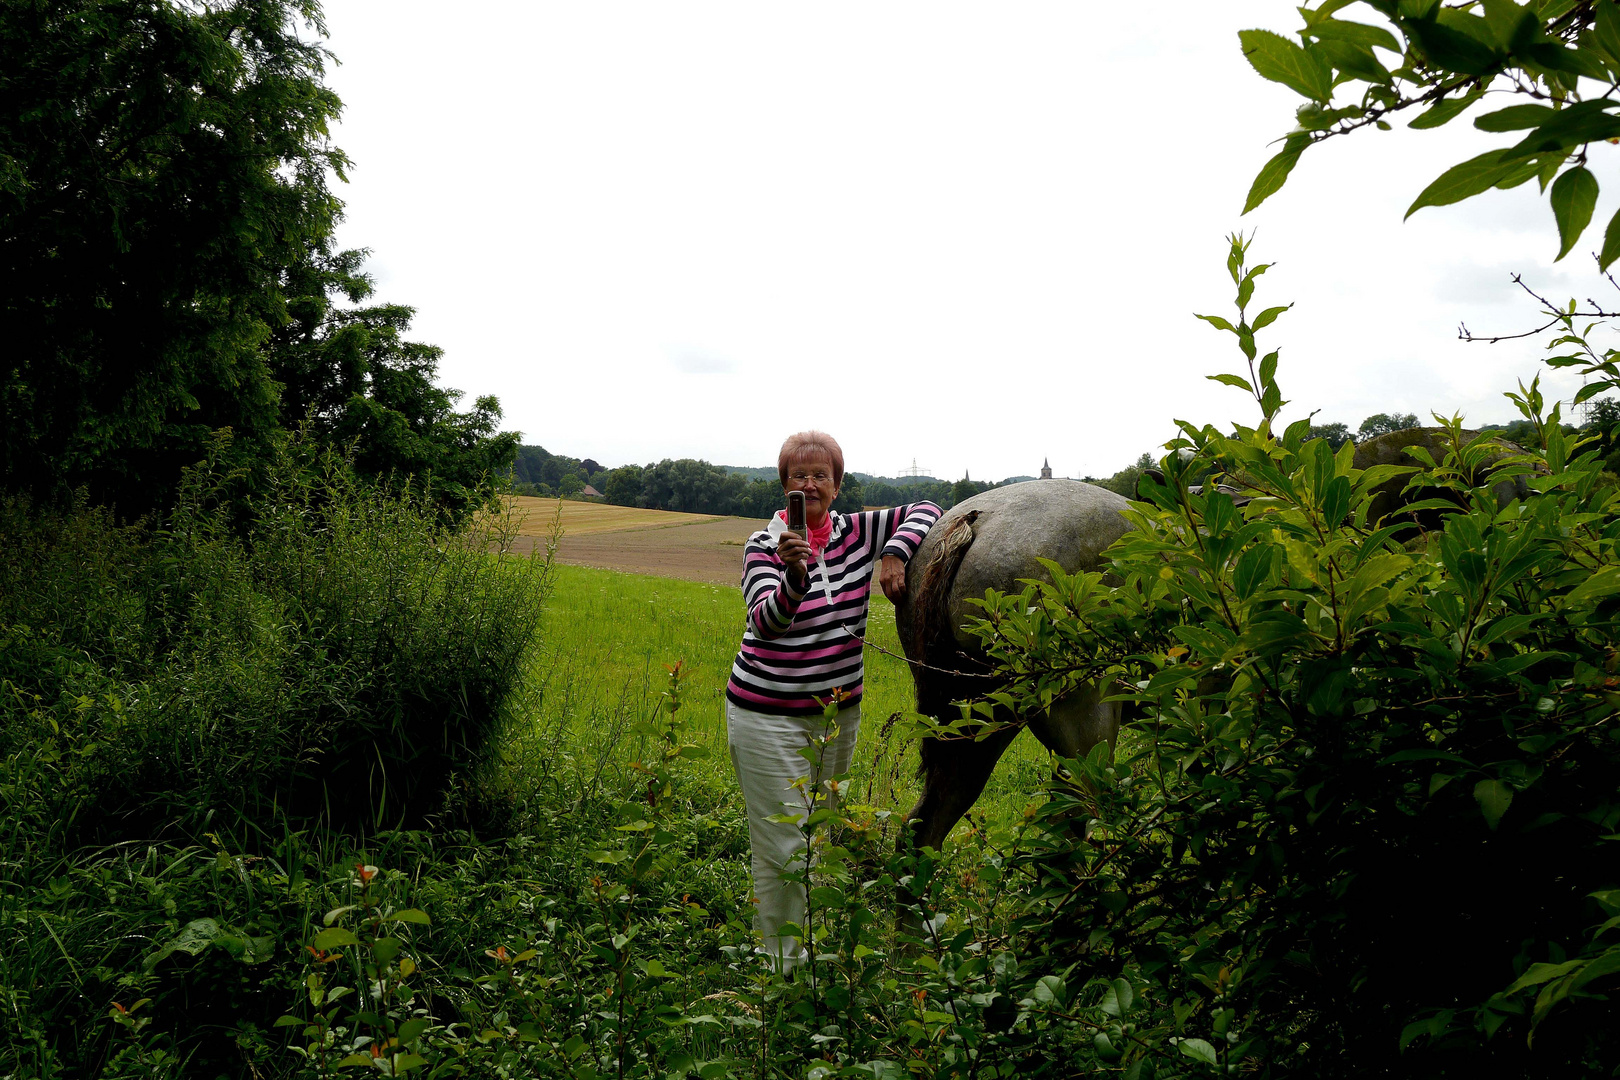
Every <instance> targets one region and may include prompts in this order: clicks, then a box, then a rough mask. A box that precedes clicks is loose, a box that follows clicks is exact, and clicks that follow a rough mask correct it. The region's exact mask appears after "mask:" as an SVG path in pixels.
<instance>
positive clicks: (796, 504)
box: [787, 491, 804, 539]
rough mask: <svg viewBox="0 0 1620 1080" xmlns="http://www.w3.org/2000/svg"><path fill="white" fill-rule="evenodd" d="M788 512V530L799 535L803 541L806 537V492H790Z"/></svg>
mask: <svg viewBox="0 0 1620 1080" xmlns="http://www.w3.org/2000/svg"><path fill="white" fill-rule="evenodd" d="M787 512H788V515H787V517H788V522H787V524H788V528H790V529H792V530H793V531H794V532H796V533H798V534H799V536H800V538H801V539H802V538H803V537H804V492H802V491H790V492H788V505H787Z"/></svg>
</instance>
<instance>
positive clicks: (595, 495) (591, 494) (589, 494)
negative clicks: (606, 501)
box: [579, 484, 602, 499]
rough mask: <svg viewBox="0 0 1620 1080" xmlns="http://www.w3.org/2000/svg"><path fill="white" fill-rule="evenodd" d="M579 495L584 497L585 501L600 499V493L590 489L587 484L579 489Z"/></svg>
mask: <svg viewBox="0 0 1620 1080" xmlns="http://www.w3.org/2000/svg"><path fill="white" fill-rule="evenodd" d="M579 493H580V494H581V495H583V496H585V497H586V498H587V499H600V498H601V497H602V493H601V492H600V491H597V490H596V489H595V488H593V487H591V485H589V484H586V485H585V486H584V487H582V488H580V489H579Z"/></svg>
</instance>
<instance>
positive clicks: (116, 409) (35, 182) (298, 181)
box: [0, 0, 516, 515]
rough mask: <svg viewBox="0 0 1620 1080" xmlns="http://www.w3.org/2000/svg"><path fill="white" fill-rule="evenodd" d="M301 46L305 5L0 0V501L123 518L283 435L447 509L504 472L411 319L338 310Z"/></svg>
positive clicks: (490, 407) (317, 136) (327, 205)
mask: <svg viewBox="0 0 1620 1080" xmlns="http://www.w3.org/2000/svg"><path fill="white" fill-rule="evenodd" d="M309 31H313V32H314V34H313V35H311V34H310V33H308V32H309ZM324 33H325V26H324V25H323V24H322V22H321V17H320V8H319V4H318V3H317V2H316V0H213V2H210V3H207V4H202V3H184V4H180V3H172V2H166V0H15V2H12V3H7V4H4V5H0V304H3V305H4V308H3V310H4V312H5V320H6V322H5V326H6V351H5V359H4V360H0V489H6V490H12V491H29V492H33V493H35V494H36V495H39V496H43V497H60V496H61V495H62V494H63V493H64V492H65V491H67V490H69V489H71V488H75V487H78V486H80V485H83V486H85V487H87V488H88V489H89V492H90V495H91V497H92V498H93V499H95V500H98V501H107V502H113V503H116V504H117V506H118V508H119V510H120V512H121V513H123V514H125V515H133V514H136V513H139V512H142V511H146V510H150V509H159V508H162V507H164V506H165V505H166V504H167V503H168V501H169V499H170V497H171V496H172V493H173V491H174V486H175V484H176V482H177V481H178V478H179V475H180V471H181V469H183V468H184V467H185V466H187V465H190V464H193V463H195V462H197V461H199V460H200V459H202V458H203V457H204V455H205V454H206V453H207V452H208V449H209V447H210V445H211V443H212V441H213V439H214V433H215V432H216V431H218V430H219V429H222V428H229V429H230V430H231V431H232V433H233V441H232V444H231V449H230V451H229V453H230V455H231V457H232V459H233V460H235V461H236V463H237V464H239V465H245V466H247V468H246V469H245V470H244V472H245V474H246V482H247V483H248V484H249V485H250V486H251V484H252V482H253V477H254V475H256V474H262V471H263V469H264V468H265V467H266V463H267V462H268V461H269V459H270V457H271V456H272V446H273V444H275V443H276V442H278V441H279V440H280V439H281V438H282V437H283V436H284V435H285V433H286V431H287V430H288V429H289V428H290V427H292V426H295V425H299V424H303V423H304V422H305V421H308V422H309V424H310V426H311V428H312V429H313V431H314V433H315V435H316V436H317V437H318V438H320V439H323V440H324V439H330V440H333V441H336V442H340V443H343V444H345V446H347V445H350V444H352V445H353V447H354V454H355V458H356V464H357V467H358V468H359V469H360V470H361V471H362V472H371V473H373V474H377V475H382V474H387V475H393V476H396V477H401V478H402V477H403V476H405V475H406V474H411V475H414V476H415V477H416V480H417V482H418V483H419V484H427V485H428V486H430V487H432V488H433V490H434V494H435V496H436V497H439V498H440V501H441V503H442V504H444V505H445V506H446V507H447V508H449V509H452V510H454V509H456V506H457V505H460V504H464V503H465V501H466V499H467V498H469V497H470V496H469V492H470V491H472V490H473V489H474V488H478V487H480V486H482V485H483V483H484V482H485V481H484V478H486V477H488V476H489V475H490V474H492V473H493V472H494V471H496V470H497V469H499V468H500V467H502V466H503V465H504V463H505V462H507V461H509V460H510V451H511V449H512V447H513V446H514V445H515V442H516V440H515V438H513V437H510V436H506V435H502V434H500V433H499V432H497V430H496V426H497V421H498V419H499V417H500V408H499V405H498V403H497V402H496V401H495V399H493V398H479V399H477V401H476V402H475V405H474V408H473V411H472V412H470V413H458V412H456V411H455V410H454V405H455V403H456V401H457V399H458V397H459V395H458V394H457V392H456V391H453V390H446V389H442V388H440V387H438V386H437V384H436V383H435V381H434V379H435V376H436V374H437V361H438V357H439V350H437V349H434V348H432V347H430V346H425V345H417V344H414V343H410V342H407V341H405V340H404V337H403V335H404V333H405V332H406V331H407V330H408V328H409V324H410V318H411V314H412V312H411V309H410V308H406V307H400V306H378V307H370V308H363V309H351V308H349V307H347V306H344V305H343V304H342V303H340V302H339V300H340V299H345V300H347V301H348V302H349V303H350V304H357V303H359V302H361V301H362V300H365V299H367V298H368V297H369V296H370V293H371V282H370V281H369V280H368V279H367V278H366V277H365V275H364V274H362V273H361V272H360V264H361V262H362V260H363V258H364V255H365V253H364V252H359V251H350V252H340V253H334V251H333V248H332V239H333V228H334V225H335V223H336V220H337V218H338V216H339V215H340V213H341V210H342V204H341V202H340V201H339V200H338V199H337V198H336V196H335V195H334V194H333V193H332V191H331V190H330V189H329V188H328V183H327V177H328V175H329V174H331V175H336V176H337V177H339V178H340V179H341V178H342V177H343V170H344V169H345V168H346V166H347V164H348V162H347V159H346V158H345V157H344V155H343V153H342V151H340V150H338V149H337V148H336V147H335V146H333V145H332V143H331V139H330V133H329V132H330V125H331V122H332V121H333V120H334V119H335V118H336V117H337V115H338V113H339V110H340V108H341V103H340V102H339V100H338V98H337V96H336V95H335V94H334V93H333V92H332V91H331V90H330V89H329V88H328V87H326V86H325V85H324V82H323V77H324V74H325V65H326V62H327V59H328V53H327V52H326V50H325V48H324V47H323V46H322V44H321V42H320V41H319V37H318V35H324ZM306 39H309V40H306ZM429 476H431V477H432V479H431V480H429Z"/></svg>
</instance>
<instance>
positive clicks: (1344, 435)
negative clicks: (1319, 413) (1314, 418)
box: [1306, 424, 1350, 450]
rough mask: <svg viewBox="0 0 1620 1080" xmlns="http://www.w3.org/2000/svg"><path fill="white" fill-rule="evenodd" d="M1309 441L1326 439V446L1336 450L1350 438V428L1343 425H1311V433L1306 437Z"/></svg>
mask: <svg viewBox="0 0 1620 1080" xmlns="http://www.w3.org/2000/svg"><path fill="white" fill-rule="evenodd" d="M1306 437H1307V438H1311V439H1326V440H1327V444H1328V445H1329V446H1330V447H1332V448H1333V449H1335V450H1337V449H1338V448H1339V447H1341V446H1343V445H1344V444H1345V440H1347V439H1349V438H1350V428H1349V426H1348V425H1345V424H1312V425H1311V433H1310V435H1308V436H1306Z"/></svg>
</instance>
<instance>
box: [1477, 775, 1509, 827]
mask: <svg viewBox="0 0 1620 1080" xmlns="http://www.w3.org/2000/svg"><path fill="white" fill-rule="evenodd" d="M1474 801H1475V802H1477V803H1479V811H1480V813H1482V814H1484V815H1485V824H1487V825H1489V826H1490V827H1491V828H1492V829H1493V830H1494V829H1495V828H1496V826H1497V825H1498V824H1500V823H1501V821H1502V815H1503V814H1505V813H1507V811H1508V807H1509V806H1512V805H1513V789H1512V788H1510V787H1508V786H1507V785H1506V784H1504V783H1503V782H1502V781H1500V780H1481V781H1480V782H1479V783H1477V784H1475V785H1474Z"/></svg>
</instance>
